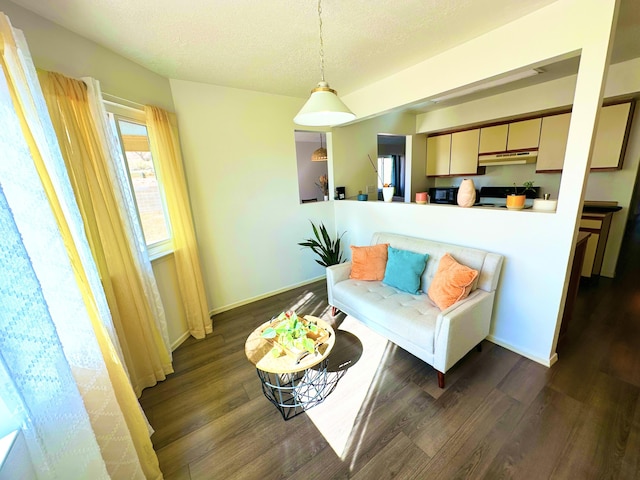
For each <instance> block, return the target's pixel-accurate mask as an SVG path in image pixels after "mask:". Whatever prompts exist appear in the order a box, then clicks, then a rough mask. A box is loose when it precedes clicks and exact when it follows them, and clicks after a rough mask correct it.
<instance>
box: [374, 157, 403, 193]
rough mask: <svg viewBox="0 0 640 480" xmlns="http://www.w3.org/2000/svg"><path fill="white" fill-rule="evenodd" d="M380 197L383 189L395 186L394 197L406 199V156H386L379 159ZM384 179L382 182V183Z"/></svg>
mask: <svg viewBox="0 0 640 480" xmlns="http://www.w3.org/2000/svg"><path fill="white" fill-rule="evenodd" d="M378 174H379V175H378V191H379V193H378V196H381V195H382V187H383V186H384V185H383V183H382V182H384V184H385V185H393V186H394V187H395V191H394V194H393V195H394V196H395V197H404V184H405V175H406V173H405V159H404V155H402V156H400V155H384V156H379V157H378ZM381 179H382V181H381Z"/></svg>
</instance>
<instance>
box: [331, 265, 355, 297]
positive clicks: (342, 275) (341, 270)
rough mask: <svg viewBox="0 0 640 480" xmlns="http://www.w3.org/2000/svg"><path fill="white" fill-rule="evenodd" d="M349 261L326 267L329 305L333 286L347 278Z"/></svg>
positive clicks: (349, 266) (349, 267)
mask: <svg viewBox="0 0 640 480" xmlns="http://www.w3.org/2000/svg"><path fill="white" fill-rule="evenodd" d="M350 273H351V262H345V263H340V264H338V265H331V266H330V267H327V297H328V301H329V305H332V306H333V286H334V285H335V284H336V283H340V282H342V281H344V280H348V279H349V274H350Z"/></svg>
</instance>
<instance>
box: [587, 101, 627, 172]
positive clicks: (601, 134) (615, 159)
mask: <svg viewBox="0 0 640 480" xmlns="http://www.w3.org/2000/svg"><path fill="white" fill-rule="evenodd" d="M630 109H631V103H621V104H618V105H609V106H608V107H603V108H602V110H600V118H599V120H598V126H597V128H596V140H595V144H594V146H593V155H592V156H591V168H619V167H620V166H622V145H623V143H624V135H625V133H626V131H627V121H628V119H629V112H630Z"/></svg>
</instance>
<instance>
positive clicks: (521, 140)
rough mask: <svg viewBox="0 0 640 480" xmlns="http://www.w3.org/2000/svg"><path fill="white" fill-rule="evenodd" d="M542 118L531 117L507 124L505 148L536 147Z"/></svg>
mask: <svg viewBox="0 0 640 480" xmlns="http://www.w3.org/2000/svg"><path fill="white" fill-rule="evenodd" d="M541 123H542V118H532V119H531V120H523V121H520V122H512V123H510V124H509V134H508V136H507V150H529V149H532V148H538V142H539V141H540V125H541Z"/></svg>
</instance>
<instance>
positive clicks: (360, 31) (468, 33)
mask: <svg viewBox="0 0 640 480" xmlns="http://www.w3.org/2000/svg"><path fill="white" fill-rule="evenodd" d="M13 2H14V3H16V4H18V5H21V6H23V7H25V8H27V9H29V10H31V11H33V12H35V13H37V14H39V15H40V16H43V17H45V18H47V19H49V20H51V21H53V22H55V23H57V24H59V25H62V26H63V27H65V28H67V29H69V30H71V31H73V32H75V33H77V34H79V35H81V36H83V37H86V38H88V39H91V40H93V41H95V42H96V43H98V44H100V45H103V46H105V47H107V48H109V49H110V50H112V51H114V52H116V53H118V54H120V55H122V56H124V57H126V58H128V59H130V60H132V61H134V62H136V63H138V64H140V65H143V66H145V67H146V68H148V69H149V70H152V71H154V72H156V73H158V74H160V75H162V76H165V77H168V78H175V79H182V80H193V81H198V82H205V83H211V84H216V85H223V86H230V87H237V88H243V89H249V90H258V91H263V92H269V93H277V94H283V95H291V96H298V97H306V96H307V95H308V93H309V90H310V89H311V88H313V87H314V86H315V84H316V83H317V82H318V80H319V79H320V66H319V53H318V52H319V38H318V15H317V2H316V1H315V0H272V1H271V2H265V1H264V0H262V1H261V0H182V1H178V0H92V1H87V0H13ZM552 2H553V0H527V1H522V0H398V1H396V2H389V0H323V13H322V19H323V31H324V35H323V36H324V52H325V76H326V79H327V81H329V83H330V84H331V86H332V87H333V88H335V89H337V90H338V91H339V93H340V94H341V95H344V94H347V93H349V92H351V91H354V90H357V89H359V88H361V87H363V86H365V85H367V84H369V83H372V82H374V81H376V80H379V79H381V78H384V77H386V76H388V75H390V74H391V73H394V72H396V71H399V70H401V69H404V68H406V67H408V66H411V65H414V64H416V63H418V62H420V61H422V60H424V59H426V58H429V57H431V56H433V55H436V54H438V53H440V52H442V51H444V50H447V49H449V48H452V47H454V46H456V45H459V44H461V43H464V42H465V41H468V40H470V39H472V38H474V37H477V36H479V35H481V34H483V33H485V32H487V31H489V30H492V29H494V28H496V27H497V26H499V25H501V24H504V23H507V22H509V21H512V20H514V19H516V18H518V17H521V16H523V15H526V14H527V13H530V12H532V11H534V10H536V9H539V8H541V7H543V6H545V5H547V4H550V3H552ZM639 4H640V2H639V1H638V0H624V2H623V8H622V11H621V21H620V24H621V25H622V23H623V22H625V21H626V22H627V23H628V25H624V29H621V30H625V31H623V32H619V37H620V38H619V41H618V43H619V44H620V45H623V44H624V45H625V48H626V52H620V53H618V52H616V53H615V57H617V60H623V59H627V58H630V57H631V56H640V52H637V55H636V54H630V53H628V51H629V50H633V49H634V48H637V49H640V46H639V45H638V43H640V42H638V41H637V40H636V39H637V38H640V37H638V36H634V35H633V34H636V35H640V31H639V30H638V23H640V22H639V21H638V20H639V17H640V12H638V10H640V8H638V5H639ZM625 5H626V7H625ZM625 9H626V13H625ZM623 13H624V16H623V15H622V14H623ZM623 34H624V35H623ZM529 35H531V36H532V41H535V32H530V33H529ZM622 37H624V38H622ZM614 59H615V58H614Z"/></svg>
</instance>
